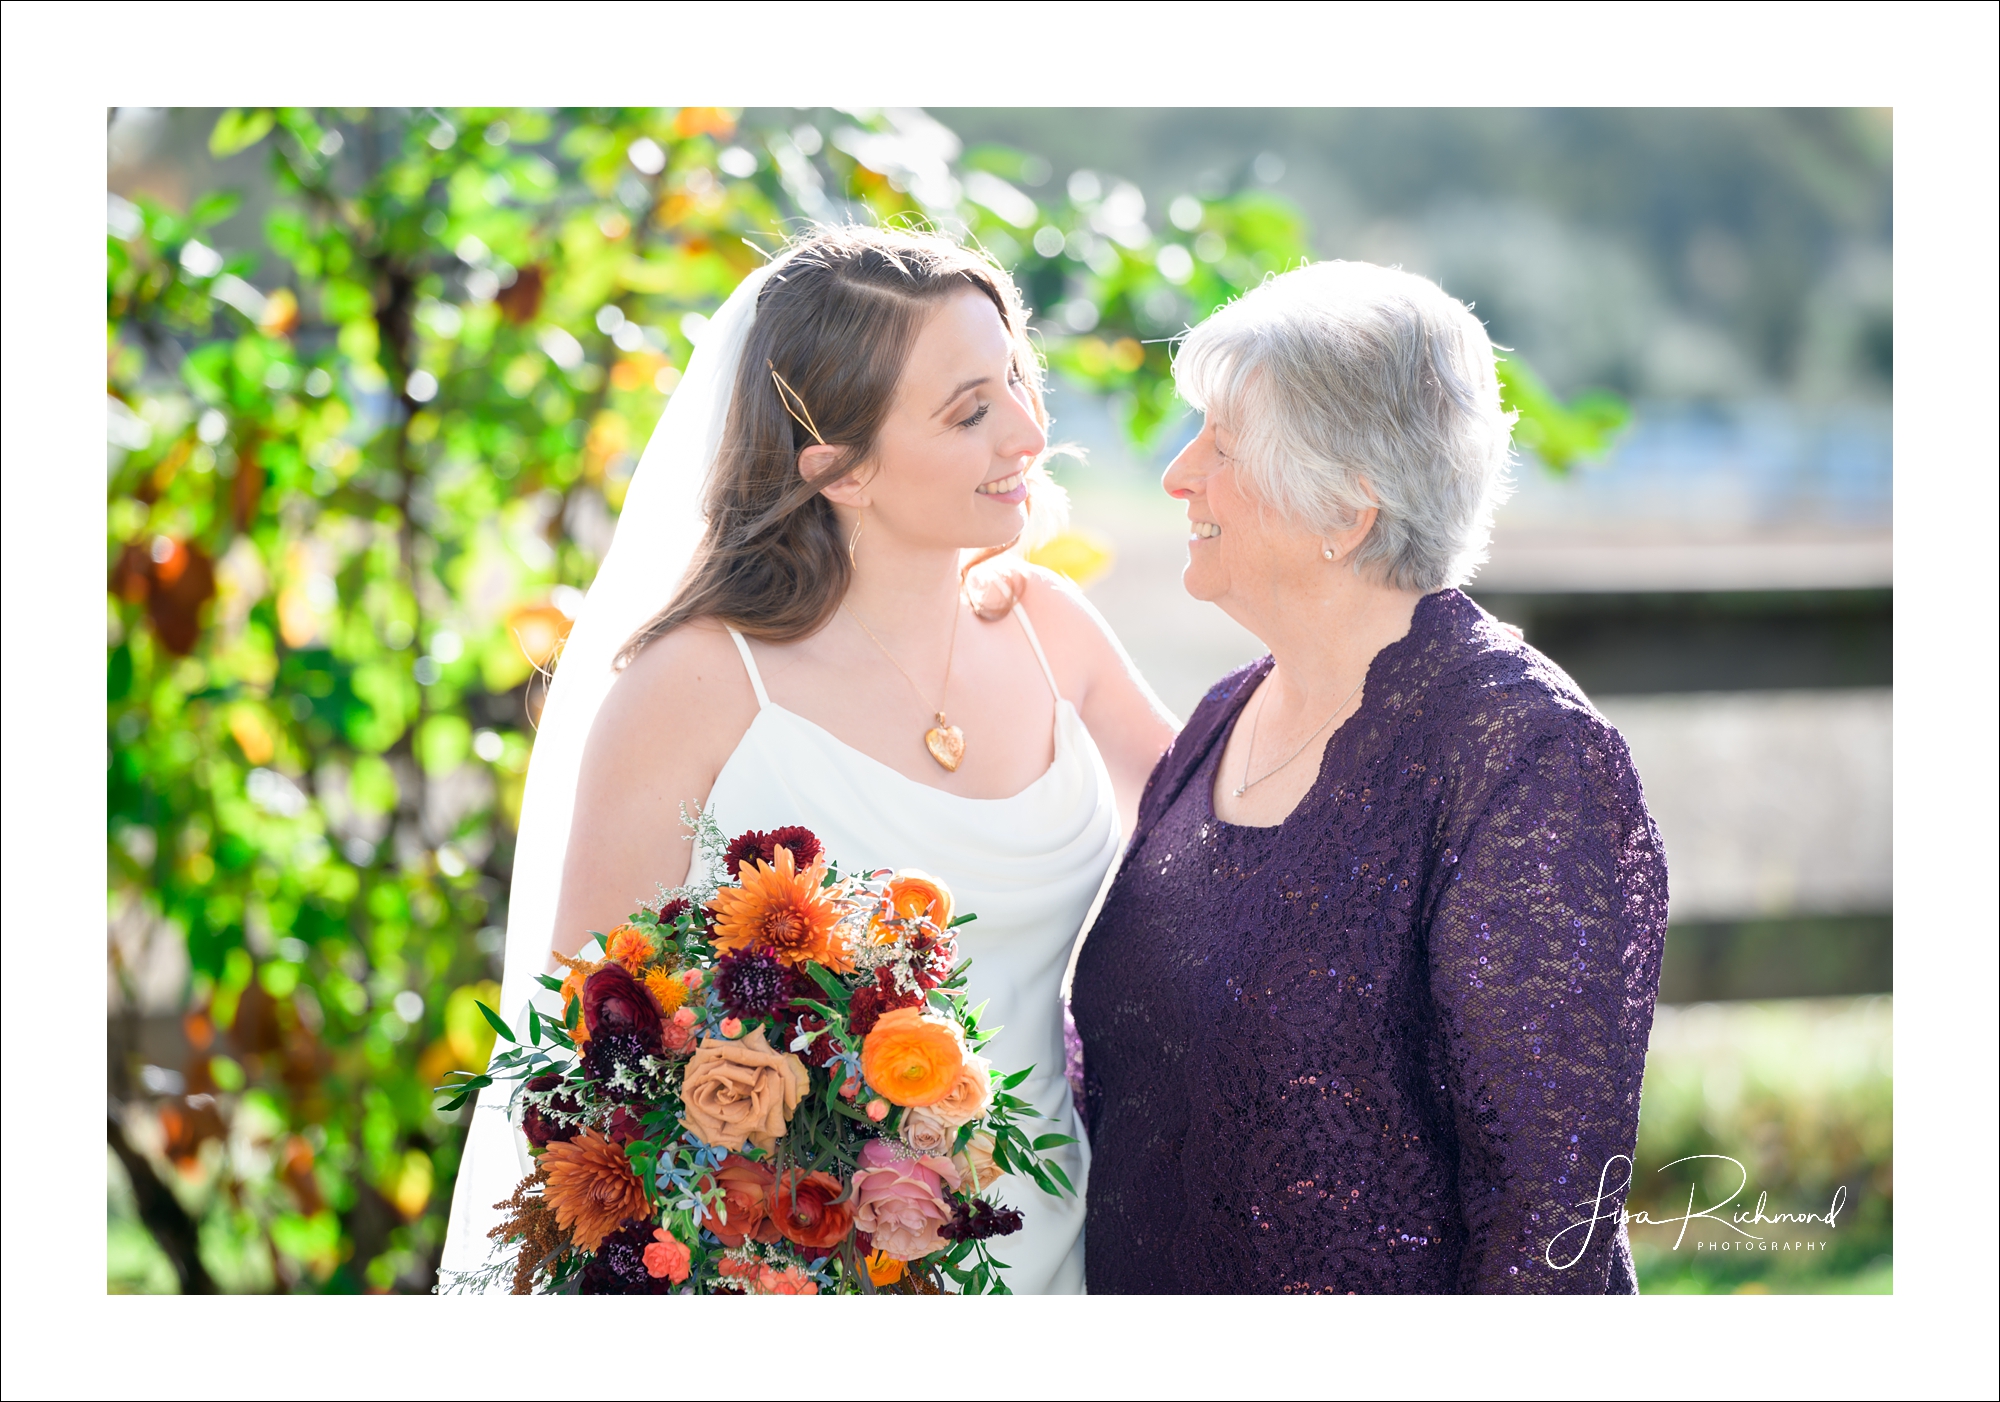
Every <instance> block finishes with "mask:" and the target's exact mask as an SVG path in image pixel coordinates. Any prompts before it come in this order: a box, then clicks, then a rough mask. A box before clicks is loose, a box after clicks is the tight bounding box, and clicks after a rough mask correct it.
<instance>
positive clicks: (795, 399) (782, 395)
mask: <svg viewBox="0 0 2000 1402" xmlns="http://www.w3.org/2000/svg"><path fill="white" fill-rule="evenodd" d="M764 368H765V369H767V370H769V371H770V372H771V383H772V384H774V385H776V386H777V387H778V402H779V403H780V404H783V405H784V406H785V412H786V413H787V414H790V415H791V416H792V417H793V418H794V419H796V420H797V421H798V425H799V427H800V428H802V429H804V430H805V431H806V432H807V433H810V434H811V435H812V436H813V442H815V443H817V444H819V445H820V447H822V448H824V447H825V446H826V439H824V438H822V437H821V436H820V431H819V426H818V425H817V424H815V423H814V422H813V420H812V413H811V411H809V410H808V409H807V408H806V401H805V396H804V395H802V394H800V393H799V392H798V391H797V390H795V389H793V388H792V387H791V386H790V385H788V384H786V383H785V377H784V376H783V375H780V374H779V373H778V367H777V366H775V365H773V364H772V363H771V362H770V361H768V360H766V361H765V362H764ZM795 406H796V407H795Z"/></svg>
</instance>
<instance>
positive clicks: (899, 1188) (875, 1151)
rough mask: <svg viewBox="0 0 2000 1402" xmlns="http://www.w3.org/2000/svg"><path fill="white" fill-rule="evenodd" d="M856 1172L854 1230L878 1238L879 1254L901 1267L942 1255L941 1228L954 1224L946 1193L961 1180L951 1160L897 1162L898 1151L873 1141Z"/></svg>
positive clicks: (915, 1159) (877, 1140)
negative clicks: (936, 1254)
mask: <svg viewBox="0 0 2000 1402" xmlns="http://www.w3.org/2000/svg"><path fill="white" fill-rule="evenodd" d="M857 1162H858V1166H857V1167H856V1169H855V1170H854V1226H855V1228H856V1230H858V1231H864V1232H867V1233H868V1234H869V1236H871V1237H873V1238H874V1241H875V1250H877V1251H879V1252H881V1253H882V1254H883V1255H885V1256H889V1257H893V1258H894V1259H896V1260H899V1261H911V1260H915V1259H916V1258H917V1257H919V1256H928V1255H930V1254H931V1252H933V1251H941V1250H943V1249H944V1245H945V1241H944V1238H943V1237H942V1236H940V1235H938V1228H940V1227H942V1226H943V1225H944V1224H945V1223H946V1222H947V1221H949V1220H950V1219H951V1204H950V1203H949V1202H948V1201H947V1200H946V1198H945V1193H946V1192H947V1190H950V1191H956V1190H957V1188H958V1185H959V1182H960V1180H961V1177H962V1175H961V1174H960V1172H959V1169H958V1166H957V1165H956V1164H954V1163H953V1162H952V1161H951V1160H950V1159H946V1158H936V1157H925V1158H899V1157H897V1152H896V1146H895V1145H894V1144H892V1143H890V1142H889V1141H888V1140H886V1139H872V1140H870V1141H869V1142H868V1143H867V1144H866V1145H864V1146H863V1147H862V1150H861V1154H860V1157H859V1159H858V1161H857Z"/></svg>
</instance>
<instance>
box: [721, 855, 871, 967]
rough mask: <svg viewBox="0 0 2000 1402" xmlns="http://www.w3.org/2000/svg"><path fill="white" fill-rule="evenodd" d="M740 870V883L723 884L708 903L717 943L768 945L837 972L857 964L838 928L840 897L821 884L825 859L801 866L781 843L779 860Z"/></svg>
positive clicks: (793, 960) (791, 958) (788, 958)
mask: <svg viewBox="0 0 2000 1402" xmlns="http://www.w3.org/2000/svg"><path fill="white" fill-rule="evenodd" d="M741 870H742V884H741V885H740V886H725V887H723V888H722V889H721V890H720V891H717V892H716V893H715V899H714V900H712V901H710V902H709V903H708V908H709V909H710V910H711V911H713V912H714V913H715V922H714V926H713V932H712V934H711V936H710V938H711V939H712V940H713V941H714V943H715V946H716V947H717V948H718V949H727V950H741V949H768V950H769V951H771V953H773V954H775V955H776V956H777V957H778V958H780V959H782V960H784V961H785V962H786V963H788V964H805V963H814V964H823V965H825V966H826V967H827V968H829V969H831V970H833V971H834V972H835V973H846V972H848V971H849V970H850V969H852V968H853V967H854V960H853V957H852V956H851V955H849V954H848V952H847V949H846V946H845V945H844V944H843V943H842V941H841V938H840V933H839V930H838V925H839V922H840V906H839V903H838V902H837V901H836V900H835V899H834V898H833V896H831V895H830V894H828V893H827V892H826V891H823V890H821V889H820V882H821V880H822V879H823V878H824V877H825V876H826V864H825V863H824V862H814V863H813V864H812V865H811V866H809V867H807V868H806V869H805V870H804V871H800V870H798V869H797V868H796V867H795V866H793V864H792V853H791V849H790V848H788V847H780V848H779V849H778V852H777V861H776V862H775V863H771V862H761V861H760V862H757V863H755V864H754V865H753V864H752V863H750V862H745V863H743V866H742V868H741Z"/></svg>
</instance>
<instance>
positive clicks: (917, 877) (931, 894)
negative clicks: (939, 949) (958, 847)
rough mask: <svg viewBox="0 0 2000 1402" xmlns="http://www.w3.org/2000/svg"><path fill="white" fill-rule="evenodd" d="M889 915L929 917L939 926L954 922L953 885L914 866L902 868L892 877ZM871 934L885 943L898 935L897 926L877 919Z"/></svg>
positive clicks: (870, 928) (873, 937)
mask: <svg viewBox="0 0 2000 1402" xmlns="http://www.w3.org/2000/svg"><path fill="white" fill-rule="evenodd" d="M887 895H888V897H889V910H888V912H887V915H888V916H889V917H890V918H894V919H897V920H916V919H918V918H924V919H928V920H929V921H930V922H931V923H932V924H933V925H936V926H937V927H938V928H939V929H940V930H942V929H944V928H945V927H947V926H948V925H950V924H951V888H950V887H949V886H947V885H945V884H944V883H943V882H942V881H940V880H938V879H937V878H936V877H935V876H926V875H925V874H924V873H923V872H920V871H916V870H914V869H909V870H904V871H899V872H897V873H896V874H895V876H894V877H893V878H891V879H890V882H889V889H888V892H887ZM869 936H870V938H872V939H873V940H874V941H875V942H876V943H878V944H882V943H886V942H887V941H889V940H891V939H893V938H894V937H895V930H894V929H893V928H892V927H890V926H888V925H885V924H883V923H882V920H881V919H879V918H878V919H877V920H875V921H874V922H873V923H872V924H871V926H870V927H869Z"/></svg>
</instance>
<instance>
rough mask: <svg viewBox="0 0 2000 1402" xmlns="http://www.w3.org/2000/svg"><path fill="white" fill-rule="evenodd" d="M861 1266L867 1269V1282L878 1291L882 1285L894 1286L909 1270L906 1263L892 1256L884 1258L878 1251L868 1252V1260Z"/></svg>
mask: <svg viewBox="0 0 2000 1402" xmlns="http://www.w3.org/2000/svg"><path fill="white" fill-rule="evenodd" d="M863 1264H864V1265H866V1266H867V1267H868V1279H869V1281H870V1282H872V1283H873V1284H874V1286H875V1288H876V1289H878V1290H879V1289H881V1288H882V1287H883V1286H884V1285H894V1284H895V1283H896V1282H897V1281H899V1280H901V1279H902V1278H903V1272H904V1271H906V1270H908V1269H909V1268H910V1267H909V1264H908V1263H907V1262H904V1261H899V1260H897V1259H896V1258H895V1257H894V1256H886V1255H884V1254H883V1253H882V1252H880V1251H871V1252H869V1253H868V1259H867V1260H866V1261H865V1262H863Z"/></svg>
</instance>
